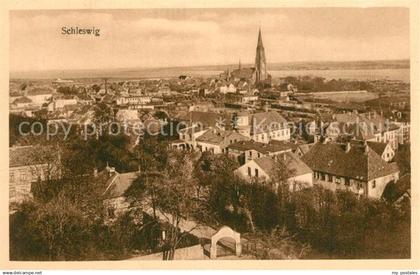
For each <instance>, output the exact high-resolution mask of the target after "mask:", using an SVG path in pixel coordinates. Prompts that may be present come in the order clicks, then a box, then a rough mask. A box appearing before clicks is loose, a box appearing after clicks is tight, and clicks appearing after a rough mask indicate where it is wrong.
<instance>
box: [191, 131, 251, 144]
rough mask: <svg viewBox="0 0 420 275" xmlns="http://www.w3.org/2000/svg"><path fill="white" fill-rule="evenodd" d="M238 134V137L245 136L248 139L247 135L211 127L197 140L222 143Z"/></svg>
mask: <svg viewBox="0 0 420 275" xmlns="http://www.w3.org/2000/svg"><path fill="white" fill-rule="evenodd" d="M232 135H237V136H238V137H243V138H245V139H248V138H247V137H245V136H243V135H241V134H238V133H236V132H233V131H224V130H220V129H209V130H207V131H206V132H204V133H203V134H202V135H201V136H199V137H198V138H197V139H196V141H198V142H206V143H211V144H220V143H222V142H223V141H224V140H225V139H226V138H228V137H230V136H232Z"/></svg>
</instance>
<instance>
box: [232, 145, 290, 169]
mask: <svg viewBox="0 0 420 275" xmlns="http://www.w3.org/2000/svg"><path fill="white" fill-rule="evenodd" d="M293 147H294V146H293V144H291V143H289V142H285V141H277V140H271V141H270V142H268V143H262V142H256V141H253V140H245V141H239V142H235V143H233V144H230V145H229V146H228V153H229V155H231V156H234V157H235V158H236V159H237V160H238V162H239V163H240V164H241V165H242V164H244V163H245V162H248V161H250V160H252V159H256V158H260V157H265V156H267V157H272V156H275V155H279V154H282V153H286V152H292V150H293Z"/></svg>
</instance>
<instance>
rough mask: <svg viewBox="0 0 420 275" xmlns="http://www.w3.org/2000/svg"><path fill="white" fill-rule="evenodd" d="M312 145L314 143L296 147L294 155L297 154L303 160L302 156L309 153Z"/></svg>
mask: <svg viewBox="0 0 420 275" xmlns="http://www.w3.org/2000/svg"><path fill="white" fill-rule="evenodd" d="M312 145H313V143H305V144H299V145H296V146H295V148H294V152H293V153H295V154H297V155H298V156H299V157H300V158H301V157H302V156H304V155H305V154H306V153H308V152H309V150H310V149H311V147H312Z"/></svg>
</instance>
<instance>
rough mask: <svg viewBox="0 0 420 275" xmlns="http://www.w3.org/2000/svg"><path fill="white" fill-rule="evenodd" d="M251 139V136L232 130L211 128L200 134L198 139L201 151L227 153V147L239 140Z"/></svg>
mask: <svg viewBox="0 0 420 275" xmlns="http://www.w3.org/2000/svg"><path fill="white" fill-rule="evenodd" d="M243 140H249V137H246V136H243V135H241V134H239V133H237V132H234V131H231V130H227V131H224V130H220V129H217V128H211V129H209V130H207V131H206V132H204V133H203V134H202V135H200V136H199V137H198V138H197V139H196V142H197V149H198V150H200V151H201V152H205V151H210V152H212V153H214V154H221V153H227V151H228V150H227V147H228V146H229V145H230V144H233V143H235V142H238V141H243Z"/></svg>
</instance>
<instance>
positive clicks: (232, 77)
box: [222, 28, 271, 86]
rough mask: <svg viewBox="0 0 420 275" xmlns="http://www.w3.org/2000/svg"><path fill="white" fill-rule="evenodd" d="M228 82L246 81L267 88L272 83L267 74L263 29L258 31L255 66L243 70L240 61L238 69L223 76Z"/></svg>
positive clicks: (228, 71)
mask: <svg viewBox="0 0 420 275" xmlns="http://www.w3.org/2000/svg"><path fill="white" fill-rule="evenodd" d="M222 75H223V76H224V77H223V78H225V79H226V80H227V81H246V82H248V84H253V85H255V86H266V85H267V84H268V85H269V84H270V83H271V75H270V74H269V73H268V72H267V60H266V57H265V50H264V44H263V40H262V35H261V28H259V30H258V40H257V49H256V54H255V66H254V67H248V68H243V67H242V64H241V60H240V59H239V63H238V68H237V69H236V70H233V71H231V70H230V69H228V70H227V71H226V72H224V73H223V74H222Z"/></svg>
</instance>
